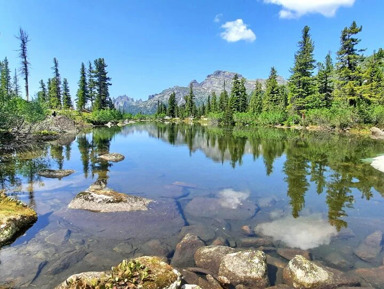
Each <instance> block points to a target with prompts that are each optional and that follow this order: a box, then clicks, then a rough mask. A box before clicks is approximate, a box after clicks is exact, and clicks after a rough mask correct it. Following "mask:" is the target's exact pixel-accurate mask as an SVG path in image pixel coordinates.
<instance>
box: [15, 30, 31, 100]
mask: <svg viewBox="0 0 384 289" xmlns="http://www.w3.org/2000/svg"><path fill="white" fill-rule="evenodd" d="M16 38H17V39H19V40H20V49H19V57H20V58H21V69H20V70H21V73H22V74H23V76H24V82H25V97H26V99H27V101H29V85H28V78H29V65H30V63H29V61H28V51H27V44H28V42H29V41H30V40H29V36H28V34H27V33H26V32H25V31H24V30H23V29H21V28H20V30H19V35H18V36H16Z"/></svg>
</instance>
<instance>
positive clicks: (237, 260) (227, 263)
mask: <svg viewBox="0 0 384 289" xmlns="http://www.w3.org/2000/svg"><path fill="white" fill-rule="evenodd" d="M219 276H223V277H225V278H227V279H228V280H229V282H230V283H231V284H232V285H233V286H239V285H242V286H243V287H242V288H247V289H251V288H265V287H268V285H269V280H268V272H267V263H266V256H265V254H264V253H263V252H261V251H255V250H247V251H241V252H236V253H231V254H227V255H225V256H224V258H223V259H222V261H221V264H220V268H219Z"/></svg>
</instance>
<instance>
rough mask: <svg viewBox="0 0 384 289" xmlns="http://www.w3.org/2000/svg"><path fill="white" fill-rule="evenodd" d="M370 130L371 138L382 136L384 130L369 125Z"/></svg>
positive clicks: (383, 135) (383, 136)
mask: <svg viewBox="0 0 384 289" xmlns="http://www.w3.org/2000/svg"><path fill="white" fill-rule="evenodd" d="M370 131H371V135H372V137H373V138H384V131H382V130H381V129H379V128H378V127H371V129H370Z"/></svg>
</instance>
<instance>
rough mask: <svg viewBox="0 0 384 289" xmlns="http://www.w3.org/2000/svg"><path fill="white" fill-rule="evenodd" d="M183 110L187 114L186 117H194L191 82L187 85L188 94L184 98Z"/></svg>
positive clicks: (193, 98)
mask: <svg viewBox="0 0 384 289" xmlns="http://www.w3.org/2000/svg"><path fill="white" fill-rule="evenodd" d="M185 109H186V112H187V116H192V117H193V116H195V115H196V104H195V94H194V93H193V85H192V82H191V83H190V84H189V94H188V96H187V98H186V103H185Z"/></svg>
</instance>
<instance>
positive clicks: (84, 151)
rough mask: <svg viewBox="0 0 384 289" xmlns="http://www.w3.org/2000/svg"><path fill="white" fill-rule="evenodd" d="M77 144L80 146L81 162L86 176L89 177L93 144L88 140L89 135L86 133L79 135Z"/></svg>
mask: <svg viewBox="0 0 384 289" xmlns="http://www.w3.org/2000/svg"><path fill="white" fill-rule="evenodd" d="M77 144H78V147H79V152H80V156H81V162H82V163H83V172H84V176H85V178H87V177H88V171H89V150H90V148H91V144H90V143H89V142H88V139H87V136H86V135H85V134H82V135H79V136H78V137H77Z"/></svg>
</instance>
